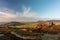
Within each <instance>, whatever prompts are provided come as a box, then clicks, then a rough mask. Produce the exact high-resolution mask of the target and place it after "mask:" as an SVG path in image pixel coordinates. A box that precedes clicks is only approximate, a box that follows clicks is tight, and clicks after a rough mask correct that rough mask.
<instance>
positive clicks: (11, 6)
mask: <svg viewBox="0 0 60 40" xmlns="http://www.w3.org/2000/svg"><path fill="white" fill-rule="evenodd" d="M50 19H52V20H53V19H58V20H60V0H0V22H4V21H5V22H7V21H22V22H23V21H24V22H31V21H38V20H50Z"/></svg>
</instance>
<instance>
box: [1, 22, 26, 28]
mask: <svg viewBox="0 0 60 40" xmlns="http://www.w3.org/2000/svg"><path fill="white" fill-rule="evenodd" d="M24 24H25V23H20V22H8V23H3V24H1V25H0V27H6V26H20V25H24Z"/></svg>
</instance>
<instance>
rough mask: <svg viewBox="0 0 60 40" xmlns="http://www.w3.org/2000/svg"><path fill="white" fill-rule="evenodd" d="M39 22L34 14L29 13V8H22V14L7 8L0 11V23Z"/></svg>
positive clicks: (32, 12)
mask: <svg viewBox="0 0 60 40" xmlns="http://www.w3.org/2000/svg"><path fill="white" fill-rule="evenodd" d="M37 20H39V19H38V17H37V15H36V12H34V11H31V8H30V7H25V6H22V12H17V11H14V10H12V9H8V8H1V9H0V21H22V22H23V21H24V22H32V21H37Z"/></svg>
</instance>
